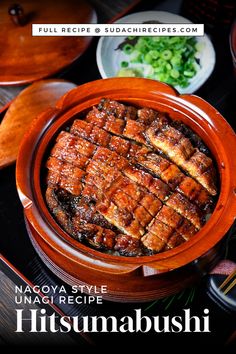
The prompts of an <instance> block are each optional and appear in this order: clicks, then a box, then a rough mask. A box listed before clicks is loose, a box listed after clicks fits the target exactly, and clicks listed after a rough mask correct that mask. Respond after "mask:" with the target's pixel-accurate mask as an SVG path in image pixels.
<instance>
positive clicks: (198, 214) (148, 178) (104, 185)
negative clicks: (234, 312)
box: [46, 100, 214, 256]
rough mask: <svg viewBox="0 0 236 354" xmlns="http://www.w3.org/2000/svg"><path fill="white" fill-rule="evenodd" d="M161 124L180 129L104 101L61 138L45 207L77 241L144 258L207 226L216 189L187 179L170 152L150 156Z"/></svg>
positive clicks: (146, 113) (53, 152)
mask: <svg viewBox="0 0 236 354" xmlns="http://www.w3.org/2000/svg"><path fill="white" fill-rule="evenodd" d="M157 121H160V122H162V123H160V124H159V125H160V126H163V127H164V126H166V125H167V124H168V127H170V129H172V130H173V129H175V128H173V127H171V126H170V120H169V119H168V118H167V117H166V116H165V115H163V114H159V113H158V112H155V111H153V110H151V109H148V108H142V109H140V110H136V109H135V108H134V107H127V106H125V105H123V104H120V103H118V102H116V101H110V100H102V101H101V103H100V104H99V106H98V108H96V107H94V108H93V110H91V111H90V112H89V113H88V114H87V116H86V119H85V120H80V119H76V120H75V121H74V123H73V125H72V126H71V129H70V132H65V131H62V132H61V133H60V134H59V136H58V138H57V141H56V144H55V145H54V147H53V149H52V150H51V155H50V157H49V159H48V161H47V168H48V174H47V186H48V188H47V191H46V201H47V204H48V206H49V208H50V210H51V211H52V213H53V214H54V216H55V217H56V219H57V220H58V222H59V223H60V224H61V225H62V227H63V228H64V229H65V230H66V231H67V232H68V233H70V234H71V235H72V236H73V237H75V238H77V239H79V240H80V241H84V242H87V243H89V244H90V245H92V246H93V247H95V248H99V249H104V250H108V251H113V252H114V251H117V252H119V253H120V254H122V255H128V256H139V255H142V254H149V253H156V252H161V251H164V250H168V249H171V248H174V247H176V246H178V245H179V244H181V243H183V242H185V241H187V240H189V238H191V237H192V236H193V235H194V234H195V233H196V232H197V231H198V230H199V229H200V228H201V227H202V226H203V224H204V214H205V213H206V212H209V210H211V208H212V206H213V199H212V197H211V194H213V193H212V189H214V187H212V188H206V186H204V185H203V183H201V181H202V180H203V178H202V179H201V180H199V179H197V178H196V176H193V177H194V178H193V177H190V176H189V175H186V174H185V171H184V168H183V167H182V166H180V163H178V164H179V167H178V166H177V163H176V164H175V163H174V162H175V161H174V158H170V157H169V155H168V152H166V151H165V154H166V155H167V157H169V158H170V160H169V159H168V158H166V157H163V155H161V154H160V153H159V152H158V151H157V150H156V149H153V147H152V145H150V142H151V139H150V136H151V135H150V134H151V133H150V132H152V131H153V126H154V124H156V122H157ZM175 130H176V129H175ZM181 134H182V133H181ZM146 136H147V138H146ZM147 139H149V140H148V142H147ZM167 140H168V139H167ZM168 141H169V140H168ZM189 144H191V143H190V141H189ZM196 153H198V154H199V153H201V154H203V153H202V152H200V151H199V150H198V149H197V148H195V152H194V153H193V155H194V154H196ZM176 154H177V155H178V153H177V150H176ZM193 155H192V157H193ZM179 156H182V155H181V154H179ZM205 157H206V158H207V159H209V158H208V157H207V156H205ZM178 159H180V160H181V158H180V157H178ZM190 159H191V158H190ZM176 160H177V158H176ZM180 160H179V161H180ZM192 162H193V161H191V163H192ZM189 165H190V163H189ZM208 167H209V164H208ZM212 168H213V167H212ZM207 171H208V180H210V177H212V176H211V172H210V170H209V169H208V170H207ZM205 172H206V171H205ZM206 175H207V174H206V173H205V177H206ZM212 179H213V180H214V178H213V177H212ZM205 180H206V178H205ZM208 184H209V183H208ZM213 185H214V183H213Z"/></svg>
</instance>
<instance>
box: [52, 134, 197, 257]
mask: <svg viewBox="0 0 236 354" xmlns="http://www.w3.org/2000/svg"><path fill="white" fill-rule="evenodd" d="M79 143H80V144H81V143H82V141H81V140H80V139H78V141H77V140H76V139H74V138H73V137H71V135H70V134H69V133H61V134H60V137H59V138H58V141H57V144H56V145H55V147H54V148H53V150H52V153H53V154H54V162H55V163H56V162H57V164H58V163H59V165H60V166H64V168H65V171H66V173H64V172H63V171H60V170H59V169H58V166H57V165H56V166H54V169H53V168H52V167H53V166H52V159H53V157H52V158H51V159H50V160H49V162H48V168H49V172H50V169H51V170H54V171H55V174H56V175H58V171H59V174H60V175H62V176H63V175H67V176H68V177H69V178H72V180H73V177H71V176H70V174H69V173H68V171H70V173H72V172H73V169H74V166H73V165H72V164H71V165H72V166H71V167H70V169H68V168H69V166H67V164H70V163H67V164H66V163H65V161H64V160H65V159H66V160H69V161H75V163H76V164H79V165H80V166H81V163H80V160H78V155H77V153H76V151H77V149H76V148H75V147H77V146H78V144H79ZM73 144H74V149H75V150H76V151H73V148H72V147H73ZM82 145H83V144H82ZM68 146H69V147H70V149H71V153H72V156H73V157H74V159H73V160H72V159H71V156H68V153H65V152H68V150H67V149H65V147H67V148H68ZM65 150H66V151H65ZM94 151H95V154H94V155H93V160H91V161H90V163H92V162H93V164H92V165H90V164H88V165H87V167H86V170H87V172H88V174H87V176H86V177H85V181H86V178H88V180H87V184H86V186H85V188H84V190H83V192H84V191H85V190H86V187H87V188H88V187H90V190H89V192H88V193H87V195H89V196H90V197H91V195H93V194H94V195H96V192H95V193H94V192H93V194H92V193H91V189H94V188H93V187H92V186H93V185H94V177H95V183H96V184H97V186H98V187H101V186H102V185H101V184H99V183H101V181H102V183H103V188H104V187H105V186H109V184H108V180H107V178H110V179H111V180H110V182H111V181H112V178H111V176H112V173H111V169H108V170H107V171H106V170H105V168H104V167H105V166H102V171H101V163H102V162H104V161H106V164H107V166H109V165H112V166H116V169H115V172H116V173H117V169H123V168H124V166H125V165H126V164H127V161H126V160H125V159H122V158H121V157H120V156H119V155H117V154H115V153H112V154H111V155H110V156H109V154H108V152H109V151H107V150H106V149H102V148H98V149H97V150H95V149H92V147H91V146H90V145H86V149H85V153H86V154H87V155H89V154H90V155H91V152H93V153H94ZM80 152H81V148H80ZM110 153H111V152H110ZM55 155H56V156H57V157H56V158H55ZM81 156H82V155H81ZM81 156H80V157H81ZM75 157H76V158H75ZM82 157H83V156H82ZM57 159H58V161H56V160H57ZM96 160H97V161H99V164H97V165H96V164H95V166H96V168H99V166H100V170H98V171H97V172H98V173H95V174H93V173H91V171H92V170H94V166H93V165H94V163H95V162H96ZM76 171H77V173H78V168H77V169H76ZM95 171H96V169H95ZM101 172H102V173H101ZM91 175H92V180H90V179H91ZM49 176H50V173H49ZM81 176H82V177H84V174H83V171H81ZM101 176H102V178H101ZM104 176H105V178H104ZM99 177H100V179H99ZM89 180H90V181H89ZM50 181H53V180H52V177H51V176H50ZM54 181H57V178H54ZM51 183H56V182H51ZM57 183H58V182H57ZM125 184H126V189H125V188H124V187H125V186H124V183H123V187H122V193H121V191H120V189H119V190H118V192H119V193H116V194H114V192H113V193H112V194H113V198H114V200H113V202H112V203H113V204H112V207H114V204H115V203H116V204H115V206H117V204H118V203H121V204H119V209H121V211H119V214H118V215H119V216H118V220H119V221H120V220H121V221H122V223H124V224H125V222H127V213H125V216H124V215H123V210H122V203H123V206H124V207H125V208H127V200H126V201H125V203H124V199H123V198H127V196H128V195H131V194H132V197H133V196H134V195H137V196H138V195H139V193H140V191H139V190H137V188H136V194H134V190H135V186H136V185H135V184H132V185H131V182H130V183H127V181H126V183H125ZM130 187H132V188H131V191H130V193H128V190H129V188H130ZM113 188H114V186H113ZM139 188H140V187H139ZM124 190H125V191H126V194H125V193H123V192H124ZM83 192H82V194H83V195H84V193H83ZM107 193H108V192H107ZM110 193H111V191H110ZM84 196H86V193H85V195H84ZM108 197H110V195H108ZM150 197H151V194H150V193H149V194H148V195H145V196H144V197H143V202H141V203H139V207H140V208H138V207H136V206H135V204H134V203H133V207H135V210H136V214H134V215H135V217H133V215H132V220H133V219H135V220H136V224H137V223H138V222H139V221H140V223H141V222H144V219H143V220H142V221H141V215H142V213H143V212H144V209H145V208H144V205H145V204H144V200H145V199H146V200H149V201H150V203H151V205H152V207H154V205H155V204H154V203H153V200H150ZM114 201H115V203H114ZM129 201H130V202H131V201H132V199H131V197H129ZM155 201H156V203H157V200H155ZM48 204H49V206H50V203H49V202H48ZM140 204H143V205H140ZM158 204H159V206H160V202H159V203H158ZM109 206H110V202H109ZM141 206H142V208H143V209H142V208H141ZM159 206H158V208H159ZM146 207H147V205H146ZM77 209H81V206H79V207H78V205H77ZM111 210H112V211H113V212H114V208H113V209H111ZM60 212H61V211H60ZM145 212H146V216H147V219H146V220H147V223H148V222H149V220H150V219H151V217H150V216H151V215H150V216H149V214H148V212H147V209H146V210H145ZM173 212H174V211H173ZM111 215H112V217H115V219H116V220H117V211H116V212H115V214H111ZM161 215H163V216H164V215H165V213H164V209H163V212H162V214H161V213H160V215H159V216H158V217H159V218H160V217H161ZM122 217H123V219H122ZM130 218H131V216H130ZM138 218H139V220H138ZM166 220H167V219H166ZM72 221H73V232H74V233H75V230H77V231H76V234H77V235H78V234H80V235H81V234H82V233H81V230H83V229H84V225H81V215H80V217H79V218H78V216H77V217H74V218H73V219H72ZM86 221H87V222H89V220H86ZM184 221H185V222H184V223H182V224H183V226H182V229H183V230H185V229H186V226H185V227H184V224H186V222H187V221H186V220H184ZM116 222H117V221H116ZM187 224H188V223H187ZM74 225H76V228H75V226H74ZM78 225H80V226H79V228H78ZM118 226H120V224H118ZM135 226H136V225H132V230H134V231H135V230H136V231H137V229H135V228H134V227H135ZM180 226H181V223H180ZM188 226H189V229H191V227H190V226H191V225H188ZM91 227H92V226H91V225H89V230H90V231H91ZM65 228H66V229H68V227H65ZM192 228H193V226H192ZM139 229H140V230H142V229H141V228H140V225H139ZM95 231H96V232H95ZM129 231H130V228H129V230H128V229H126V232H129ZM136 231H135V232H136ZM152 231H153V229H150V232H149V234H150V235H151V236H152V237H154V238H155V237H159V236H160V235H158V236H157V235H156V232H154V231H153V233H152ZM159 232H160V230H159ZM179 232H181V227H180V228H179ZM195 232H196V229H195ZM183 233H184V234H186V232H184V231H183ZM85 234H86V235H87V237H89V236H88V235H90V237H92V236H91V235H92V233H91V232H90V233H89V232H88V227H87V228H86V232H84V233H83V235H85ZM190 234H191V231H190ZM94 235H95V236H96V235H99V237H98V236H97V237H96V242H95V244H96V245H98V240H100V242H102V241H101V240H102V235H104V234H103V233H101V228H95V230H94ZM109 235H111V233H110V231H109ZM95 236H94V237H95ZM113 236H114V235H113ZM128 236H129V238H128V239H127V238H126V236H124V235H120V236H119V237H118V238H117V237H116V243H117V244H116V246H114V248H115V249H118V248H119V247H123V249H119V251H120V252H123V253H126V252H127V250H126V251H125V245H126V246H127V247H129V248H130V247H131V246H132V247H133V246H134V243H135V247H137V241H134V240H133V239H131V238H130V235H128ZM133 236H135V237H137V238H139V237H140V236H142V232H141V233H140V231H139V233H136V234H133ZM172 236H173V237H172ZM135 237H134V238H135ZM185 237H187V236H186V235H185ZM110 238H111V237H108V240H110ZM145 239H146V238H145ZM145 239H144V240H145ZM162 239H164V240H166V239H165V238H164V236H163V237H162ZM178 239H180V236H179V237H178V238H176V237H175V235H171V234H170V241H168V242H169V245H170V246H168V244H167V245H165V247H171V245H172V246H173V245H174V244H176V243H173V240H178ZM92 240H93V239H92ZM128 240H129V242H128ZM148 240H150V236H149V238H148ZM171 240H172V241H171ZM171 242H172V243H171ZM178 242H179V241H178ZM182 242H183V239H182ZM90 243H93V242H92V241H91V240H90ZM144 245H145V246H146V247H147V248H149V249H151V250H152V251H153V250H154V251H159V250H160V249H153V248H152V243H149V242H147V241H146V242H145V243H144ZM109 247H110V246H106V248H109ZM132 247H131V248H132ZM163 247H164V245H163ZM163 247H162V248H163ZM137 249H138V248H137ZM129 252H131V250H130V251H129ZM131 253H132V254H134V249H133V250H132V252H131Z"/></svg>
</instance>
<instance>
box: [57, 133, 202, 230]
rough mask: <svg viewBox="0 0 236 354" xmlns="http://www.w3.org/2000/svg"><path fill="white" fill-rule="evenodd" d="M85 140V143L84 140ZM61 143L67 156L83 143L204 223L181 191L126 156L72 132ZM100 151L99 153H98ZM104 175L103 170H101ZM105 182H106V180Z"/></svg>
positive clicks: (87, 149) (197, 223)
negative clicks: (175, 189)
mask: <svg viewBox="0 0 236 354" xmlns="http://www.w3.org/2000/svg"><path fill="white" fill-rule="evenodd" d="M83 141H84V142H85V143H84V145H83V143H82V142H83ZM57 144H58V145H59V147H60V148H59V150H60V149H62V150H61V154H62V155H61V157H62V158H65V157H66V153H65V151H67V150H68V146H70V148H72V146H73V145H72V144H74V147H75V150H76V149H77V146H78V145H79V144H81V145H83V149H85V153H86V154H87V155H89V154H90V156H91V154H92V156H96V158H97V159H98V161H99V163H106V164H109V163H111V165H115V166H116V167H117V168H118V170H122V173H123V174H125V175H126V176H127V177H128V178H130V179H132V180H133V181H134V182H135V183H138V184H140V185H142V186H143V187H145V188H147V189H148V190H149V191H150V192H151V193H153V194H154V195H156V196H157V198H158V199H160V200H161V201H162V202H165V204H167V205H169V206H171V207H172V208H173V209H175V210H176V211H177V212H179V213H181V214H183V216H184V217H186V218H187V219H188V220H189V221H191V222H192V223H193V224H194V226H195V227H196V228H197V229H199V228H200V227H201V226H202V224H203V220H202V212H201V211H200V210H199V209H198V207H197V206H196V205H194V204H193V203H191V202H190V201H188V200H187V199H186V198H185V197H184V196H181V195H180V193H178V192H175V193H171V191H170V189H169V187H168V185H167V184H166V183H164V182H162V181H161V180H160V179H158V178H154V177H153V176H152V175H150V174H149V173H147V172H144V171H143V170H140V169H138V168H134V167H133V166H132V165H130V164H129V161H128V160H127V159H125V158H124V157H122V156H120V155H118V154H117V153H116V152H114V151H110V150H108V149H107V148H102V147H97V146H95V145H94V144H92V143H89V142H88V141H86V140H84V139H82V138H79V137H75V136H72V135H71V134H70V133H65V132H64V133H61V134H60V138H59V141H58V143H57ZM57 144H56V145H57ZM56 145H55V147H54V149H53V151H52V153H53V154H55V150H57V148H56ZM81 152H82V148H80V153H81ZM98 152H99V153H98ZM71 154H72V156H73V157H74V159H75V164H78V163H79V162H80V161H79V162H78V155H76V152H73V151H72V152H71ZM68 161H69V162H70V161H73V159H71V157H70V156H69V157H68ZM101 175H102V171H101ZM96 178H98V179H99V178H100V176H99V175H98V176H96ZM104 183H105V182H104Z"/></svg>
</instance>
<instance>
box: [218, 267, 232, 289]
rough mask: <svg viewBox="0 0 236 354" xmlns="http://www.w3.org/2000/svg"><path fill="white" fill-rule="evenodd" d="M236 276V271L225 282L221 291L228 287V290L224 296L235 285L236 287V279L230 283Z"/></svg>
mask: <svg viewBox="0 0 236 354" xmlns="http://www.w3.org/2000/svg"><path fill="white" fill-rule="evenodd" d="M235 276H236V270H235V271H233V272H232V273H231V274H229V276H228V277H227V278H226V279H225V280H224V281H223V283H222V284H221V285H220V287H219V289H220V290H223V289H224V288H225V287H226V286H227V285H228V286H227V288H226V289H225V290H224V291H223V293H224V295H226V294H227V293H228V292H229V291H230V290H231V289H232V288H233V287H234V286H235V285H236V278H235V279H234V280H233V281H232V282H231V283H230V281H231V280H232V279H233V278H234V277H235Z"/></svg>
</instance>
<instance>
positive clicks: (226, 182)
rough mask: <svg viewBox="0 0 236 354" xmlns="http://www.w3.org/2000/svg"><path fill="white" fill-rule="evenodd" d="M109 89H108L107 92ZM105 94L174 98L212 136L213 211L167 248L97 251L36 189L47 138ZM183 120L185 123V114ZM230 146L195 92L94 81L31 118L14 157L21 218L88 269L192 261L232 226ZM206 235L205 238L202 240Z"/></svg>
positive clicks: (231, 140) (234, 199) (235, 198)
mask: <svg viewBox="0 0 236 354" xmlns="http://www.w3.org/2000/svg"><path fill="white" fill-rule="evenodd" d="M144 87H145V93H144V91H143V88H144ZM95 88H96V90H95V91H94V89H95ZM111 89H112V92H113V93H112V94H109V93H108V92H109V90H111ZM106 95H107V97H110V98H115V99H118V100H120V101H127V100H128V102H131V100H132V101H133V100H135V99H136V100H141V101H142V102H145V103H148V102H149V103H150V102H151V100H153V101H152V102H154V100H157V98H158V100H159V101H161V100H162V101H163V102H164V103H168V105H170V103H173V104H175V109H176V110H178V109H177V108H179V109H180V108H181V110H180V112H181V114H184V112H187V113H188V114H190V113H191V114H192V116H194V117H195V119H197V120H198V121H197V122H195V123H194V121H193V120H192V121H191V124H193V123H194V124H196V126H195V128H197V127H198V129H200V130H201V132H202V134H203V132H204V129H205V128H207V129H206V130H207V132H205V134H208V135H209V137H210V138H211V139H212V141H210V143H211V144H213V145H214V146H215V150H216V151H217V149H218V148H219V151H217V158H218V161H217V163H218V169H220V171H219V173H220V176H221V190H220V194H219V198H218V202H217V205H216V207H215V209H214V212H213V214H212V216H211V218H210V220H209V221H208V222H207V223H206V224H205V225H204V226H203V228H202V229H201V230H200V231H199V232H198V233H197V234H196V235H194V237H193V238H192V239H190V240H189V241H187V242H185V243H184V244H182V245H180V246H178V247H176V248H174V249H172V250H169V251H166V252H162V253H159V254H156V255H150V256H142V257H125V256H113V255H108V254H105V253H102V252H101V251H98V250H94V249H92V248H91V247H89V246H86V245H84V244H82V243H80V242H79V241H76V240H74V239H73V238H72V237H71V236H69V235H68V234H67V233H66V232H65V231H64V230H63V229H62V228H61V227H60V226H59V224H57V222H56V221H55V220H54V218H53V217H52V215H51V213H50V212H49V210H48V209H47V207H46V203H45V202H44V198H43V195H42V191H41V181H40V169H41V163H42V159H43V156H44V154H45V151H46V149H47V146H48V144H49V142H50V141H51V138H52V137H53V136H55V133H56V132H58V130H60V128H61V126H62V125H63V124H64V123H65V122H66V121H68V120H69V119H73V116H74V115H75V114H77V113H78V112H82V111H84V110H85V109H87V108H90V107H91V106H92V105H94V104H95V103H96V102H98V101H99V100H100V98H101V97H105V96H106ZM137 95H138V96H137ZM117 97H120V99H119V98H117ZM125 97H126V99H125ZM137 97H138V98H137ZM144 97H145V99H144ZM152 104H154V103H152ZM68 117H69V118H68ZM183 118H184V116H183ZM74 119H75V118H74ZM185 119H187V121H188V122H189V123H190V120H191V119H190V117H187V118H185ZM199 123H201V124H203V123H204V124H203V125H204V126H203V127H202V126H201V124H200V125H199ZM190 127H191V128H192V126H190ZM222 132H224V135H225V137H227V139H225V137H224V141H223V137H222V136H221V134H222ZM201 137H202V136H201ZM45 144H46V145H45ZM217 144H218V145H217ZM232 150H233V151H235V152H236V135H235V133H234V132H233V130H232V128H231V127H230V125H229V124H228V123H227V122H226V121H225V119H224V118H223V117H222V116H221V115H220V113H219V112H217V111H216V110H215V109H214V108H213V107H212V106H211V105H210V104H209V103H207V102H206V101H204V100H203V99H201V98H199V97H197V96H194V95H179V94H178V93H177V92H176V91H175V90H174V89H173V88H171V87H170V86H168V85H166V84H163V83H160V82H157V81H155V80H149V79H140V78H132V79H130V78H128V79H127V78H112V79H102V80H96V81H92V82H89V83H86V84H84V85H81V86H79V87H77V88H75V89H72V90H71V91H69V92H68V93H67V94H65V95H64V96H63V97H62V98H61V99H60V100H59V101H58V103H57V105H56V107H55V108H54V109H49V110H48V111H46V112H44V113H42V114H41V115H40V116H39V117H38V118H37V119H35V120H34V123H33V125H32V127H31V129H30V130H29V132H28V133H27V134H26V135H25V137H24V139H23V142H22V144H21V147H20V152H19V155H18V159H17V166H16V181H17V190H18V193H19V197H20V199H21V202H22V204H23V207H24V213H25V215H26V218H27V220H28V221H29V222H30V224H31V225H32V226H33V227H34V228H35V229H36V231H37V232H38V234H39V235H40V236H41V237H42V238H43V239H44V240H45V241H46V242H47V243H48V244H50V246H51V247H53V248H55V249H57V251H58V252H60V253H63V254H64V255H66V256H67V257H68V258H70V259H73V260H74V261H75V262H80V263H82V264H83V265H85V266H86V267H88V268H91V267H94V268H97V269H98V270H101V269H103V271H107V272H111V273H115V272H118V273H124V272H130V271H133V270H134V269H137V268H139V267H140V266H149V267H151V268H156V269H158V270H159V271H160V272H165V271H169V270H172V269H175V268H179V267H180V266H183V265H186V264H188V263H190V262H192V261H196V260H197V259H198V258H199V257H201V256H202V255H203V254H205V253H206V252H207V251H209V250H210V249H211V248H212V247H213V246H215V244H216V243H218V242H219V241H220V240H221V239H222V238H223V237H224V235H225V233H226V232H227V231H228V229H229V227H230V226H231V225H232V223H233V220H234V218H235V215H236V178H235V177H234V176H233V173H232V171H233V170H234V171H235V170H236V161H234V159H233V157H232V156H233V154H232ZM218 155H219V156H218ZM213 156H214V155H213ZM215 157H216V156H215ZM230 172H231V173H230ZM26 177H27V178H26ZM222 219H223V220H222ZM219 224H220V225H219ZM218 228H220V231H219V229H218ZM212 230H214V232H215V233H213V232H212ZM207 235H208V239H206V236H207ZM204 240H205V241H207V243H206V242H204ZM190 250H191V252H190Z"/></svg>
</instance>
